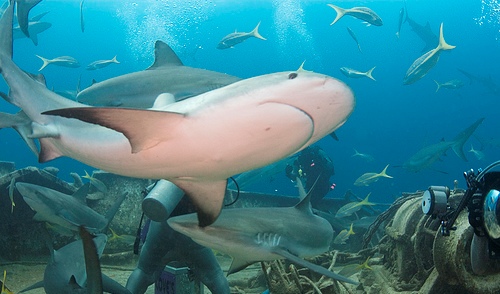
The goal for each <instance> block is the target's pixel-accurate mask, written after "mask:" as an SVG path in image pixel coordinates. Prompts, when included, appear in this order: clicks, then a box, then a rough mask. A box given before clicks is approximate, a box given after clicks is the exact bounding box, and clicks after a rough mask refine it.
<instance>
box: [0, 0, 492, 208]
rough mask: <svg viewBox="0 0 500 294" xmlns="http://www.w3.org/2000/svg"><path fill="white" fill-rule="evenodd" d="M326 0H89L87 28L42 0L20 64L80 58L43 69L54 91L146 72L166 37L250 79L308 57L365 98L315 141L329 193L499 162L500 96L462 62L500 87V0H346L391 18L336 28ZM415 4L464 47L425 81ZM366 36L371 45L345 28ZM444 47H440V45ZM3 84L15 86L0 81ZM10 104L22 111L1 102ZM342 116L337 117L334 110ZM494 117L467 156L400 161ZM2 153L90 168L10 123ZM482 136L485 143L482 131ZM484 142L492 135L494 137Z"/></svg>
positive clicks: (206, 64)
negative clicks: (409, 164) (327, 170)
mask: <svg viewBox="0 0 500 294" xmlns="http://www.w3.org/2000/svg"><path fill="white" fill-rule="evenodd" d="M327 3H331V2H329V1H319V0H318V1H298V0H284V1H283V0H274V1H223V0H213V1H201V0H192V1H186V0H177V1H166V0H165V1H156V0H141V1H100V0H85V2H84V17H85V32H83V33H82V31H81V30H80V1H76V0H74V1H50V0H44V1H42V2H41V3H40V4H39V5H37V6H36V7H35V8H34V9H33V10H32V12H31V16H34V15H37V14H39V13H41V12H45V11H50V12H49V13H48V14H47V15H46V16H44V18H43V21H47V22H50V23H51V24H52V27H51V28H50V29H49V30H47V31H45V32H43V33H42V34H40V35H39V45H38V46H34V44H33V43H32V42H31V40H28V39H19V40H16V41H15V43H14V61H15V62H16V64H18V65H19V66H20V67H21V68H22V69H23V70H25V71H28V72H33V73H35V72H37V70H38V69H39V68H40V66H41V65H42V62H41V60H40V59H39V58H37V57H36V56H35V55H40V56H44V57H47V58H54V57H58V56H63V55H70V56H73V57H75V58H76V59H78V60H79V61H80V63H81V64H82V65H83V66H82V67H80V68H77V69H74V68H63V67H56V66H48V67H47V68H46V69H44V70H43V71H42V73H43V74H44V75H45V77H46V79H47V86H48V87H49V88H50V89H52V88H53V89H55V90H58V91H61V90H75V89H76V85H77V81H78V79H79V77H80V76H81V80H82V87H86V86H88V85H90V83H91V81H92V79H95V80H97V81H102V80H104V79H107V78H111V77H114V76H117V75H121V74H125V73H129V72H133V71H139V70H143V69H145V68H147V67H148V66H149V65H151V63H152V62H153V46H154V42H155V41H156V40H158V39H160V40H163V41H165V42H167V43H168V44H169V45H171V47H172V48H173V49H174V51H176V52H177V53H178V55H179V57H180V58H181V60H182V61H183V62H184V63H185V65H188V66H192V67H199V68H205V69H209V70H214V71H220V72H225V73H228V74H231V75H235V76H239V77H242V78H248V77H253V76H256V75H262V74H267V73H272V72H278V71H290V70H296V69H297V68H298V67H299V66H300V64H301V63H302V62H303V61H304V60H306V63H305V69H306V70H312V71H315V72H321V73H324V74H327V75H330V76H333V77H336V78H338V79H341V80H343V81H344V82H346V83H347V84H348V85H349V86H350V87H351V88H352V89H353V91H354V93H355V95H356V98H357V105H356V109H355V111H354V113H353V114H352V116H351V117H350V118H349V120H348V121H347V123H346V124H345V125H344V126H342V127H341V128H340V129H339V130H338V131H337V132H336V133H337V135H338V137H339V139H340V140H339V141H334V140H332V139H331V138H330V137H326V138H324V139H323V140H321V141H320V142H319V143H318V144H319V145H320V146H321V148H323V150H325V151H326V152H327V153H328V155H329V156H330V157H331V158H332V160H333V161H334V164H335V176H334V177H333V178H332V179H333V182H334V183H335V184H336V188H335V190H333V191H332V192H330V193H329V195H328V196H329V197H343V195H344V193H345V192H346V191H347V190H352V191H353V192H354V193H355V194H357V195H359V196H360V197H364V196H365V195H366V194H367V193H368V192H372V197H371V199H372V200H374V201H378V202H392V201H393V199H394V197H397V196H399V195H400V194H401V192H405V191H415V190H417V189H425V188H427V187H428V186H429V185H448V186H453V181H454V180H455V179H457V180H459V183H460V187H462V188H465V183H464V181H463V177H462V173H463V171H465V170H468V169H470V168H474V169H477V168H479V167H485V166H486V165H488V164H489V163H491V162H493V161H495V160H498V159H500V153H499V148H500V146H499V145H498V141H499V140H500V134H499V127H500V122H499V105H500V104H499V99H500V97H499V96H498V93H496V95H495V93H492V92H491V91H488V89H487V88H486V87H484V86H482V85H481V84H480V83H477V82H476V83H472V84H470V83H469V79H468V78H467V77H466V76H464V75H463V74H462V73H460V72H459V71H458V70H457V68H460V69H463V70H465V71H467V72H470V73H472V74H474V75H476V76H481V77H486V78H491V81H493V82H495V83H496V84H497V85H500V72H499V68H500V67H499V64H500V59H499V58H498V56H499V53H500V41H499V38H500V24H499V22H500V12H498V11H499V8H500V4H499V3H498V1H496V0H492V1H486V0H483V1H465V0H461V1H457V0H441V1H430V0H408V1H406V3H405V2H403V1H342V2H337V3H333V4H336V5H339V6H341V7H344V8H351V7H355V6H367V7H370V8H371V9H372V10H374V11H375V12H376V13H377V14H378V15H379V16H380V17H381V18H382V20H383V22H384V24H383V26H380V27H377V26H368V25H367V24H366V23H363V22H362V21H361V20H359V19H356V18H354V17H351V16H344V17H343V18H342V19H341V20H339V21H338V22H337V23H336V24H334V25H332V26H330V23H331V22H332V21H333V19H334V18H335V15H336V14H335V11H334V10H333V9H331V8H330V7H328V6H327V5H326V4H327ZM402 7H406V10H407V12H408V14H409V16H410V17H411V18H412V19H413V20H415V21H416V22H418V23H420V24H422V25H424V24H425V23H427V22H428V23H429V25H430V27H431V29H432V31H433V32H434V34H436V35H438V33H439V25H440V23H444V37H445V39H446V41H447V42H448V43H449V44H451V45H456V46H457V47H456V48H455V49H453V50H451V51H446V52H443V53H442V54H441V57H440V60H439V62H438V63H437V65H436V66H435V67H434V68H433V69H432V70H431V71H430V72H429V73H428V74H427V76H425V77H424V78H423V79H421V80H420V81H418V82H416V83H415V84H412V85H403V83H402V81H403V77H404V76H405V73H406V71H407V69H408V68H409V67H410V65H411V64H412V63H413V61H414V60H416V59H417V58H418V57H420V56H421V55H422V54H423V53H424V52H422V48H423V47H424V42H423V41H422V40H421V39H420V38H419V37H418V36H417V35H416V34H415V33H414V32H413V31H412V30H411V28H410V26H409V25H408V24H407V23H404V24H403V25H402V28H401V33H400V38H397V37H396V34H395V33H396V32H397V30H398V19H399V11H400V9H401V8H402ZM259 21H261V26H260V29H259V31H260V33H261V35H263V36H264V37H266V38H267V41H262V40H258V39H255V38H251V39H248V40H247V41H245V42H243V43H242V44H238V45H237V46H235V47H234V48H231V49H227V50H218V49H216V45H217V43H218V42H219V41H220V39H221V38H222V37H224V36H225V35H227V34H229V33H231V32H234V31H235V30H238V31H246V32H248V31H250V30H252V29H253V28H254V27H255V25H256V24H257V23H258V22H259ZM346 27H350V28H351V29H352V30H353V31H354V32H355V33H356V35H357V38H358V40H359V43H360V46H361V48H362V53H361V52H359V51H358V48H357V46H356V44H355V42H354V40H353V39H352V38H351V36H350V35H349V34H348V32H347V30H346ZM436 46H437V44H436ZM115 55H117V56H118V60H119V61H120V62H121V63H120V64H118V65H111V66H109V67H106V68H104V69H101V70H97V71H87V70H85V65H86V64H89V63H90V62H92V61H95V60H98V59H110V58H112V57H113V56H115ZM344 66H346V67H351V68H354V69H358V70H360V71H366V70H368V69H370V68H372V67H374V66H376V69H375V70H374V72H373V76H374V77H375V78H376V81H372V80H369V79H365V78H362V79H350V78H347V77H346V76H344V75H343V74H342V73H341V72H340V71H339V68H340V67H344ZM452 79H460V80H462V81H463V82H464V84H465V85H464V86H463V87H462V88H460V89H455V90H449V89H441V90H439V91H438V92H436V84H435V82H434V81H433V80H437V81H439V82H445V81H448V80H452ZM0 91H3V92H7V91H8V87H7V86H6V84H5V83H4V82H3V80H2V81H1V82H0ZM0 109H1V111H4V112H15V111H16V108H15V107H13V106H12V105H9V104H8V103H6V102H3V101H2V102H0ZM332 115H334V114H332ZM481 117H484V118H485V120H484V122H483V123H482V125H481V126H480V127H479V128H478V129H477V131H476V133H475V135H477V138H476V137H474V136H473V137H471V138H470V140H469V141H468V142H467V143H466V144H465V146H464V151H465V153H466V156H467V158H468V161H467V162H464V161H463V160H461V159H460V158H458V157H457V156H456V155H455V154H454V153H453V151H451V150H448V152H447V154H446V156H443V157H442V160H441V161H438V162H436V163H435V164H434V165H433V167H432V169H426V170H422V171H420V172H418V173H413V172H409V171H407V170H404V169H403V168H401V167H400V166H401V165H402V164H403V163H404V162H405V161H406V160H408V159H409V158H410V157H411V156H412V155H413V154H415V153H416V152H417V151H418V150H420V149H421V148H422V147H425V146H428V145H430V144H434V143H437V142H439V141H440V140H441V139H445V140H451V139H452V138H453V137H455V136H456V135H457V134H458V133H459V132H460V131H461V130H463V129H465V128H466V127H467V126H469V125H470V124H472V123H473V122H474V121H476V120H477V119H479V118H481ZM0 135H1V136H2V140H1V141H0V160H3V161H14V162H16V166H17V167H18V168H22V167H25V166H29V165H35V166H41V167H44V166H49V165H52V166H56V167H58V168H60V170H61V172H60V176H61V177H63V178H68V179H69V176H68V174H69V172H77V173H79V174H84V172H83V170H84V169H87V170H89V171H90V170H92V169H93V168H91V167H87V166H85V165H83V164H81V163H78V162H76V161H74V160H71V159H67V158H60V159H56V160H54V161H52V162H49V163H45V164H41V165H38V164H37V159H36V157H35V156H34V155H33V154H32V153H31V152H30V150H29V149H28V148H27V146H26V145H25V144H24V142H23V141H22V140H21V139H20V137H19V136H18V135H17V134H16V133H15V132H14V131H13V130H1V134H0ZM478 139H480V140H478ZM495 140H496V145H494V144H486V143H485V141H490V142H491V141H495ZM471 145H472V146H474V148H475V149H479V150H481V151H482V152H484V154H485V156H484V158H483V159H482V160H479V159H477V158H476V157H475V156H474V154H472V153H470V152H468V151H469V150H470V149H471ZM354 149H357V150H358V151H360V152H362V153H367V154H370V155H372V156H373V157H374V158H375V160H374V161H373V162H366V161H364V160H363V159H360V158H357V157H352V155H353V154H354ZM387 164H390V166H389V169H388V174H389V175H391V176H393V179H386V178H383V179H381V180H379V181H378V182H376V183H373V184H371V185H370V186H368V187H356V186H354V185H353V183H354V181H355V180H356V179H357V178H358V177H359V176H360V175H362V174H363V173H366V172H380V171H381V170H382V169H383V168H384V167H385V166H386V165H387ZM255 189H256V190H261V191H271V192H274V191H276V192H279V193H285V194H296V193H297V192H296V188H295V187H294V186H293V185H292V184H291V183H290V181H289V180H288V179H287V178H286V177H285V176H284V174H283V175H282V176H279V177H276V178H275V179H274V180H273V181H269V182H267V181H266V182H263V183H259V184H258V185H256V187H255Z"/></svg>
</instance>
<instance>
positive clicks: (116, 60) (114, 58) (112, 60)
mask: <svg viewBox="0 0 500 294" xmlns="http://www.w3.org/2000/svg"><path fill="white" fill-rule="evenodd" d="M111 62H113V63H120V62H119V61H118V59H116V55H115V57H113V59H111Z"/></svg>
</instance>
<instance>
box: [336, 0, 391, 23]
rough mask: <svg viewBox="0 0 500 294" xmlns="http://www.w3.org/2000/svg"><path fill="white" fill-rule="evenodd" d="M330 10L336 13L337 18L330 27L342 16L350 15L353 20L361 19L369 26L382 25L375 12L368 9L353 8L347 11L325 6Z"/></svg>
mask: <svg viewBox="0 0 500 294" xmlns="http://www.w3.org/2000/svg"><path fill="white" fill-rule="evenodd" d="M327 5H328V6H330V7H331V8H333V9H334V10H335V12H337V17H335V19H334V20H333V22H332V23H331V24H330V25H333V24H334V23H336V22H337V21H338V20H339V19H341V18H342V17H343V16H344V15H350V16H353V17H355V18H358V19H361V20H364V21H366V22H367V23H369V24H372V25H374V26H381V25H383V22H382V19H381V18H380V16H378V15H377V14H376V13H375V11H373V10H371V9H370V8H368V7H353V8H349V9H344V8H340V7H338V6H335V5H333V4H327Z"/></svg>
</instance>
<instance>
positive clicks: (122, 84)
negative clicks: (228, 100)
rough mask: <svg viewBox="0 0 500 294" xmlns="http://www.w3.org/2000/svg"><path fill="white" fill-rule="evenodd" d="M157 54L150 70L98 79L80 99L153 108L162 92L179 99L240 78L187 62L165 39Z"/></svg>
mask: <svg viewBox="0 0 500 294" xmlns="http://www.w3.org/2000/svg"><path fill="white" fill-rule="evenodd" d="M154 55H155V61H154V63H153V65H151V66H150V67H149V68H148V69H147V70H143V71H138V72H133V73H129V74H125V75H121V76H118V77H114V78H111V79H108V80H105V81H102V82H98V83H95V84H93V85H92V86H90V87H88V88H86V89H84V90H82V91H81V92H79V93H78V95H77V98H76V99H77V101H79V102H81V103H84V104H88V105H93V106H117V107H135V108H149V107H152V106H153V104H154V102H155V100H156V98H157V97H158V95H160V94H162V93H170V94H172V95H173V96H174V98H175V100H176V101H179V100H183V99H186V98H189V97H193V96H196V95H199V94H201V93H204V92H207V91H210V90H214V89H217V88H220V87H223V86H226V85H229V84H232V83H234V82H236V81H239V80H240V78H238V77H235V76H231V75H227V74H223V73H218V72H214V71H209V70H205V69H199V68H194V67H189V66H185V65H183V63H182V61H181V60H180V59H179V57H178V56H177V54H175V52H174V51H173V50H172V48H170V46H168V45H167V44H165V43H164V42H162V41H156V43H155V51H154Z"/></svg>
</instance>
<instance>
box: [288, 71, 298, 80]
mask: <svg viewBox="0 0 500 294" xmlns="http://www.w3.org/2000/svg"><path fill="white" fill-rule="evenodd" d="M297 76H298V74H297V73H296V72H292V73H290V74H289V75H288V79H289V80H293V79H295V78H296V77H297Z"/></svg>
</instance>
